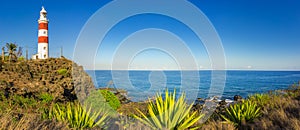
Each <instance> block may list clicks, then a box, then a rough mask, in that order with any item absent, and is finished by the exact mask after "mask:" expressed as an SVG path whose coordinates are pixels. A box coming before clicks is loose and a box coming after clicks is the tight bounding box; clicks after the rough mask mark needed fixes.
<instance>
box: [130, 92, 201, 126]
mask: <svg viewBox="0 0 300 130" xmlns="http://www.w3.org/2000/svg"><path fill="white" fill-rule="evenodd" d="M192 105H193V104H191V105H190V106H188V105H187V103H186V101H185V93H182V95H181V96H180V97H179V99H178V100H177V101H176V92H175V90H174V92H173V94H172V93H170V94H169V92H168V90H166V92H165V98H164V99H163V96H162V95H161V94H159V93H158V94H157V96H156V97H155V101H151V100H150V99H149V104H148V111H149V117H147V116H146V115H145V114H144V113H142V112H141V111H140V110H138V109H137V111H138V112H139V113H140V114H141V115H142V117H139V116H137V115H134V117H135V118H136V119H138V120H139V121H141V122H142V123H144V124H145V125H148V126H150V127H151V128H153V129H168V130H173V129H180V130H181V129H187V128H189V129H196V128H195V127H194V128H191V126H192V125H193V124H195V123H196V122H197V121H198V120H199V119H200V118H201V117H203V115H198V114H197V112H193V113H190V110H191V108H192Z"/></svg>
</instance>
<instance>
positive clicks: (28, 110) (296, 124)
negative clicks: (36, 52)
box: [0, 85, 300, 130]
mask: <svg viewBox="0 0 300 130" xmlns="http://www.w3.org/2000/svg"><path fill="white" fill-rule="evenodd" d="M99 93H100V91H97V92H96V94H95V95H92V96H91V98H90V99H89V100H88V101H87V102H85V104H87V105H82V106H81V105H80V104H79V103H77V101H75V102H62V103H55V101H54V100H53V97H52V95H51V94H48V93H42V94H37V95H36V96H34V95H32V96H31V97H24V96H21V95H14V94H11V95H9V96H7V95H5V94H4V93H3V92H0V129H1V130H2V129H33V130H35V129H36V130H37V129H103V128H106V125H107V122H108V121H113V122H110V123H113V125H115V126H117V127H111V128H113V129H154V128H159V129H192V128H195V129H200V130H211V129H226V130H233V129H261V130H267V129H290V130H299V129H300V85H293V86H291V87H290V88H289V89H287V90H278V91H274V92H270V93H265V94H254V95H252V96H249V97H248V99H245V100H244V101H243V102H241V103H240V104H235V105H231V106H230V107H227V108H226V110H225V109H224V111H222V112H220V113H217V114H218V116H219V115H220V114H222V115H223V117H225V118H211V119H209V120H208V121H207V122H205V123H204V124H197V123H196V124H195V123H194V122H195V121H196V120H198V119H200V118H201V116H197V115H198V113H199V112H201V111H197V113H196V114H195V113H193V112H192V111H190V110H191V105H187V104H186V102H185V100H184V98H185V95H184V94H183V95H181V96H180V97H179V98H177V99H176V98H175V91H174V92H173V93H168V91H166V93H165V94H164V95H166V96H162V94H159V93H158V94H157V96H156V100H155V101H149V102H143V103H136V102H131V103H128V104H122V105H121V106H120V107H119V108H118V109H117V111H116V110H115V109H113V108H112V107H110V104H109V103H107V102H106V99H105V98H104V97H103V96H101V94H99ZM99 95H100V96H99ZM96 99H97V100H96ZM64 103H66V104H64ZM105 106H109V107H105ZM136 108H138V110H139V111H137V110H136ZM100 109H104V110H100ZM258 110H259V112H258ZM114 112H118V113H119V114H120V115H119V116H117V117H116V118H115V115H114V116H111V115H109V116H106V115H105V114H107V115H108V114H112V113H114ZM50 113H51V114H50ZM99 113H100V114H99ZM133 115H134V117H136V118H132V117H133ZM178 115H181V116H178ZM184 115H187V116H184ZM95 117H97V118H95ZM111 118H113V119H112V120H109V119H111ZM116 119H118V120H116ZM186 122H187V123H186ZM190 124H193V125H190ZM111 128H110V127H109V128H107V129H111Z"/></svg>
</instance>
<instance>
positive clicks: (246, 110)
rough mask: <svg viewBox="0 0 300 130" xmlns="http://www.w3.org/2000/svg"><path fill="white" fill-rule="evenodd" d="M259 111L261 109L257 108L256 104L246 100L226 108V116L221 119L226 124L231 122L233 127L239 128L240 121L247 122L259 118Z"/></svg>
mask: <svg viewBox="0 0 300 130" xmlns="http://www.w3.org/2000/svg"><path fill="white" fill-rule="evenodd" d="M260 110H261V108H260V107H259V106H257V104H256V102H253V101H250V100H246V101H244V102H242V103H238V104H234V105H231V106H230V107H228V108H226V114H225V115H221V117H222V118H223V119H224V120H226V121H228V122H233V123H234V124H235V126H239V125H241V123H242V121H246V122H248V121H252V120H253V119H255V118H257V117H259V116H260V115H261V111H260Z"/></svg>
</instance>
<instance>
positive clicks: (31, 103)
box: [10, 95, 38, 109]
mask: <svg viewBox="0 0 300 130" xmlns="http://www.w3.org/2000/svg"><path fill="white" fill-rule="evenodd" d="M10 100H11V102H12V105H18V106H20V107H21V108H25V109H28V108H36V107H37V106H38V102H37V101H36V100H35V99H34V98H32V97H31V98H27V97H23V96H19V95H13V96H12V97H11V99H10Z"/></svg>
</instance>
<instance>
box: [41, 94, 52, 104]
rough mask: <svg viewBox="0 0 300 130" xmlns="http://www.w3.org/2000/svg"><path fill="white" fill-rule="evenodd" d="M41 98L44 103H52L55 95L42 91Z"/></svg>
mask: <svg viewBox="0 0 300 130" xmlns="http://www.w3.org/2000/svg"><path fill="white" fill-rule="evenodd" d="M39 99H40V100H41V101H42V102H43V103H50V102H52V101H53V96H52V95H51V94H49V93H42V94H40V95H39Z"/></svg>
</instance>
